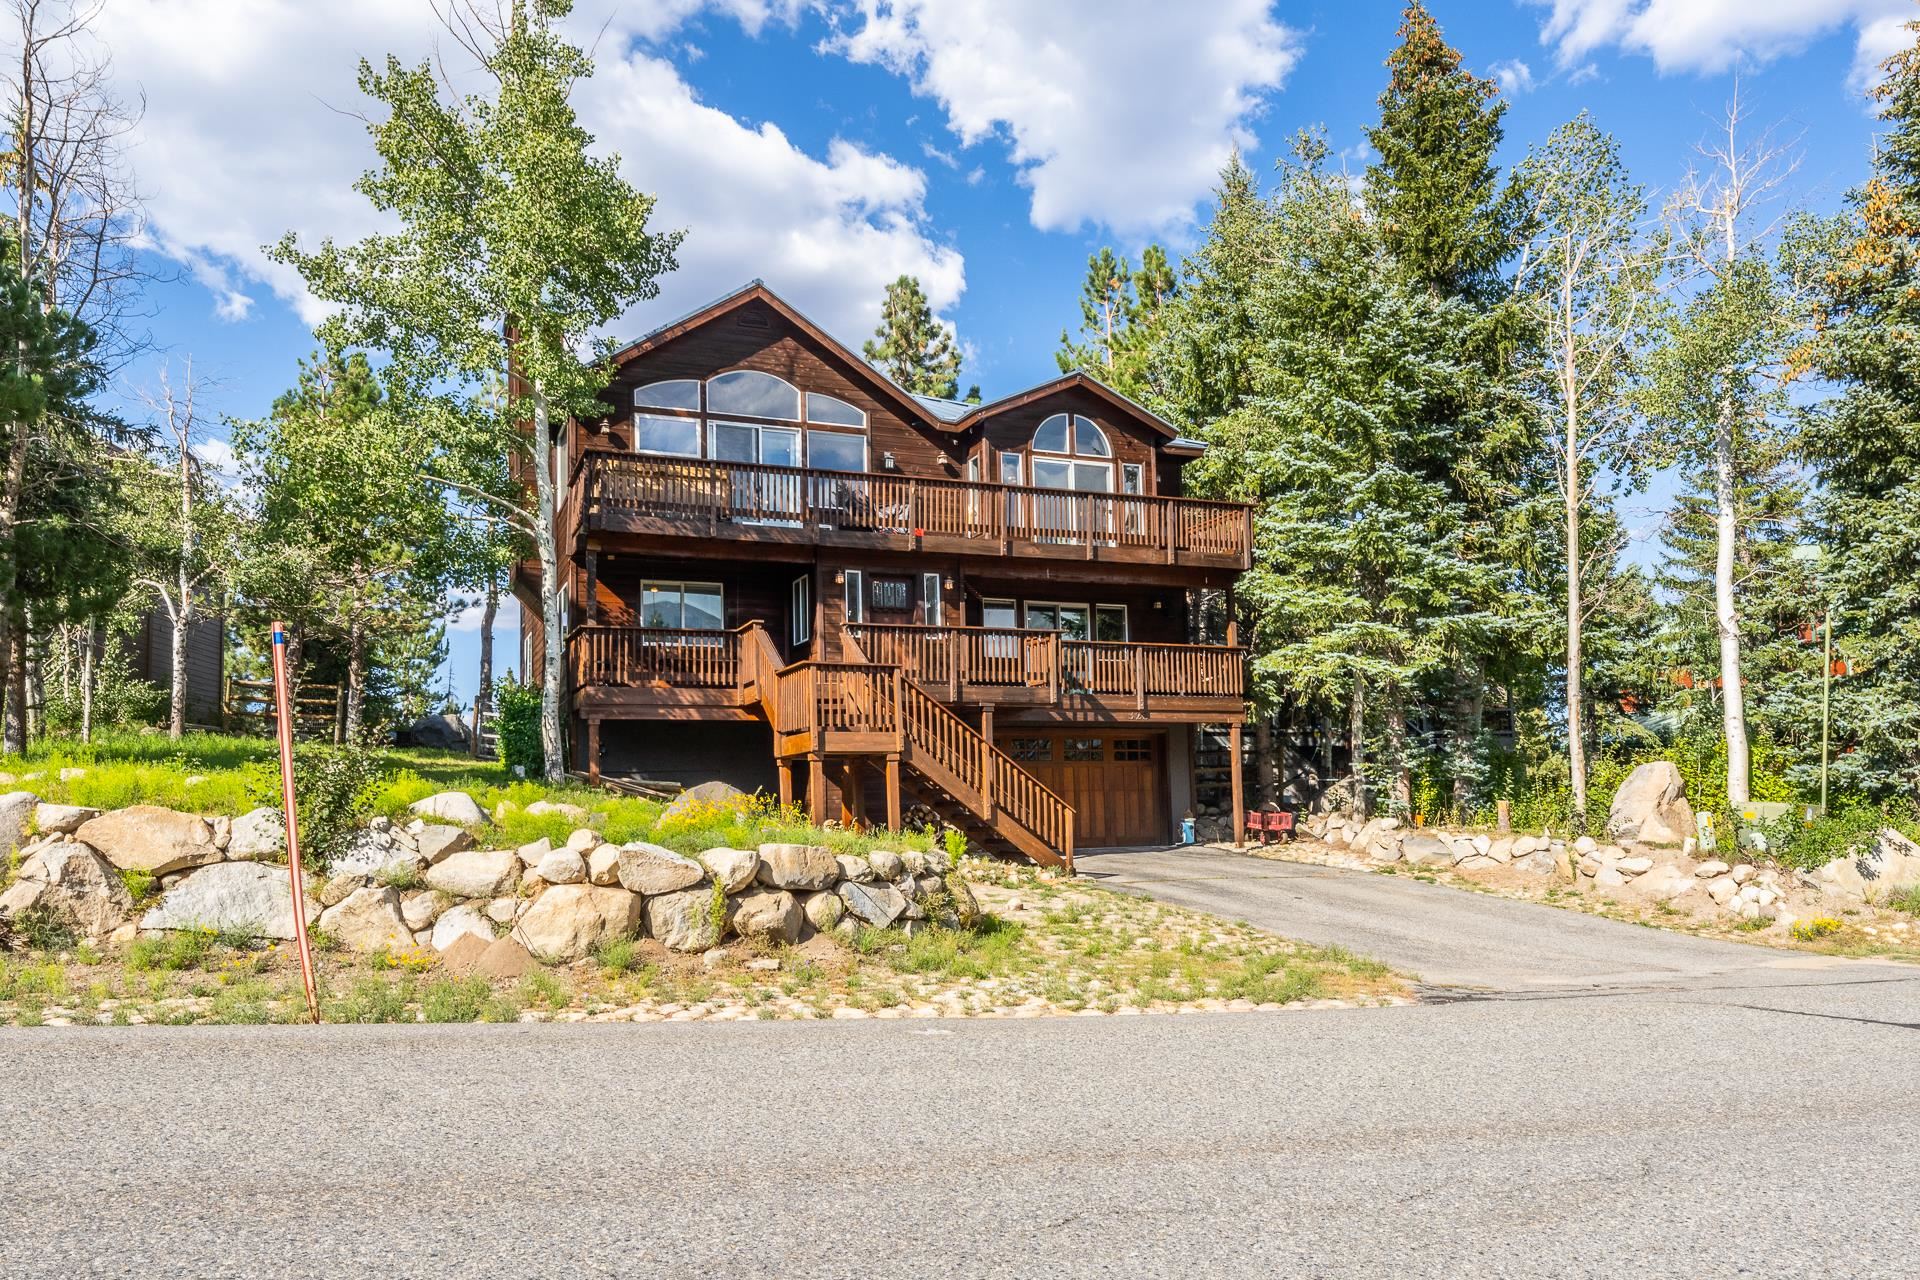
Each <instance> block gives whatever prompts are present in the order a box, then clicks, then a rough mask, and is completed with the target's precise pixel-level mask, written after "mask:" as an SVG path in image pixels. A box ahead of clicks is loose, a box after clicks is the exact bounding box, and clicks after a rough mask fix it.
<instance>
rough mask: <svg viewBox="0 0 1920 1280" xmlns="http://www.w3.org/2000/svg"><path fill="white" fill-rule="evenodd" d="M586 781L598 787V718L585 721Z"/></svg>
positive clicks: (594, 717)
mask: <svg viewBox="0 0 1920 1280" xmlns="http://www.w3.org/2000/svg"><path fill="white" fill-rule="evenodd" d="M587 781H588V782H591V783H592V784H593V785H594V786H596V787H597V786H599V785H600V718H599V717H598V716H593V717H590V718H589V719H588V720H587Z"/></svg>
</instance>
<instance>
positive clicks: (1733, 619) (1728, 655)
mask: <svg viewBox="0 0 1920 1280" xmlns="http://www.w3.org/2000/svg"><path fill="white" fill-rule="evenodd" d="M1733 412H1734V409H1733V405H1732V403H1731V402H1730V401H1729V402H1725V403H1723V404H1722V405H1721V410H1720V424H1719V429H1718V430H1717V431H1715V433H1714V441H1713V490H1714V499H1715V506H1716V511H1715V519H1714V531H1715V534H1716V538H1715V543H1716V545H1715V554H1714V559H1713V606H1714V608H1713V612H1714V620H1715V623H1716V624H1717V627H1718V630H1719V633H1720V707H1721V719H1722V721H1723V722H1724V724H1725V726H1726V735H1727V801H1728V803H1730V804H1735V805H1742V804H1745V803H1747V801H1748V800H1750V799H1752V795H1751V793H1750V791H1749V789H1748V788H1749V779H1750V762H1749V759H1748V752H1747V700H1746V691H1745V690H1744V689H1743V688H1741V685H1740V611H1739V608H1738V606H1737V605H1736V604H1735V601H1734V590H1733V553H1734V544H1735V541H1736V539H1737V538H1738V535H1739V527H1740V526H1739V515H1738V512H1737V510H1736V507H1735V503H1734V469H1733Z"/></svg>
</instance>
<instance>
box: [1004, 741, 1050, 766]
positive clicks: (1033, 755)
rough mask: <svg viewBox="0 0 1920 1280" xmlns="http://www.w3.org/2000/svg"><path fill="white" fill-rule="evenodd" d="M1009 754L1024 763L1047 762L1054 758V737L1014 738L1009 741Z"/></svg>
mask: <svg viewBox="0 0 1920 1280" xmlns="http://www.w3.org/2000/svg"><path fill="white" fill-rule="evenodd" d="M1007 754H1008V755H1010V756H1012V757H1013V758H1014V759H1015V760H1018V761H1020V762H1021V763H1022V764H1045V763H1046V762H1047V761H1049V760H1051V759H1053V739H1052V738H1012V739H1009V740H1008V742H1007Z"/></svg>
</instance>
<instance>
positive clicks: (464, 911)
mask: <svg viewBox="0 0 1920 1280" xmlns="http://www.w3.org/2000/svg"><path fill="white" fill-rule="evenodd" d="M493 937H494V934H493V924H492V922H491V921H489V920H488V919H487V918H486V916H484V915H482V914H481V913H480V910H479V908H477V907H471V906H468V905H467V904H466V903H464V902H463V903H461V904H459V905H458V906H453V907H448V908H447V909H446V910H445V911H442V912H441V913H440V918H439V919H438V920H435V921H434V922H433V933H432V935H431V938H430V940H431V941H432V943H433V949H434V950H435V951H446V950H449V949H450V948H452V946H453V944H454V943H456V942H458V941H459V940H460V939H462V938H478V939H480V941H481V942H482V943H485V944H488V945H491V944H492V942H493Z"/></svg>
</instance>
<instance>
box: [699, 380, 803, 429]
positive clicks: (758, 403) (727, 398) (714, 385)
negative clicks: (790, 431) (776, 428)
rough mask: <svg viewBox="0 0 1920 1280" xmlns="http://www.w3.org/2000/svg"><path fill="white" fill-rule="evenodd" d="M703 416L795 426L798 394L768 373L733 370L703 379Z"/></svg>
mask: <svg viewBox="0 0 1920 1280" xmlns="http://www.w3.org/2000/svg"><path fill="white" fill-rule="evenodd" d="M707 412H708V413H716V414H718V413H738V414H744V415H746V416H747V417H750V418H784V419H786V420H788V421H790V422H798V421H799V420H800V392H799V391H798V390H797V389H796V388H795V387H794V385H793V384H792V383H790V382H788V381H786V380H785V379H783V378H776V377H774V376H773V375H772V374H770V373H761V372H759V371H757V370H754V369H735V370H734V371H733V372H732V373H722V374H716V375H715V376H714V377H711V378H708V379H707Z"/></svg>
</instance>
